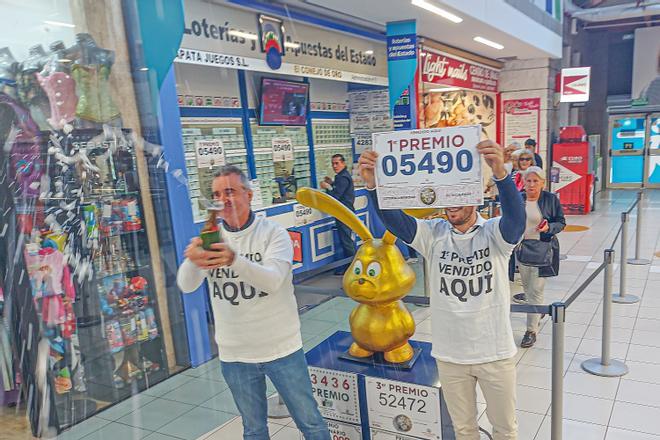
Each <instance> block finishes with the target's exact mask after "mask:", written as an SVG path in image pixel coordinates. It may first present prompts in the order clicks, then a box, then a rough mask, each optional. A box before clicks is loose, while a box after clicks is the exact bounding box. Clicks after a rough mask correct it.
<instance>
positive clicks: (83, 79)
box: [71, 64, 119, 123]
mask: <svg viewBox="0 0 660 440" xmlns="http://www.w3.org/2000/svg"><path fill="white" fill-rule="evenodd" d="M71 75H72V76H73V79H74V80H75V81H76V93H77V95H78V106H77V108H76V116H78V117H79V118H80V119H85V120H87V121H92V122H97V123H103V122H109V121H111V120H112V119H114V118H116V117H118V116H119V110H118V109H117V106H116V105H115V103H114V101H113V100H112V95H111V93H110V83H109V77H110V67H109V66H106V65H103V64H92V65H88V66H83V65H80V64H75V65H74V66H73V67H72V68H71Z"/></svg>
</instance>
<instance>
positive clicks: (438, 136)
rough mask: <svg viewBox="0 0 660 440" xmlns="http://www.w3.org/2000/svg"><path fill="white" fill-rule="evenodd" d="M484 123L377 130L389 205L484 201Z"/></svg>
mask: <svg viewBox="0 0 660 440" xmlns="http://www.w3.org/2000/svg"><path fill="white" fill-rule="evenodd" d="M480 132H481V129H480V128H479V126H478V125H472V126H464V127H449V128H435V129H425V130H407V131H394V132H388V133H376V134H374V135H373V146H374V151H376V152H377V153H378V154H379V155H380V156H379V159H378V165H379V166H378V167H377V169H376V185H377V186H378V202H379V203H380V207H381V208H383V209H392V208H401V209H407V208H444V207H447V206H459V205H481V204H482V203H483V189H482V177H481V160H480V156H479V154H478V153H477V143H478V142H479V136H480Z"/></svg>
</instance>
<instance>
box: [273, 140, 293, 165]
mask: <svg viewBox="0 0 660 440" xmlns="http://www.w3.org/2000/svg"><path fill="white" fill-rule="evenodd" d="M272 145H273V162H285V161H287V160H293V144H292V143H291V139H289V138H273V139H272Z"/></svg>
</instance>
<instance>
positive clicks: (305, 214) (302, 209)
mask: <svg viewBox="0 0 660 440" xmlns="http://www.w3.org/2000/svg"><path fill="white" fill-rule="evenodd" d="M293 214H294V217H295V222H294V225H295V226H305V225H306V224H308V223H311V222H312V217H313V215H314V211H313V210H312V208H310V207H309V206H305V205H301V204H299V203H296V204H295V205H293Z"/></svg>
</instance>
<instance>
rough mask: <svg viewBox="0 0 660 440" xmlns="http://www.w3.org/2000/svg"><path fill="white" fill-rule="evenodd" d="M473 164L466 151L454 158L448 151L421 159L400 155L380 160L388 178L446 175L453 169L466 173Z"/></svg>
mask: <svg viewBox="0 0 660 440" xmlns="http://www.w3.org/2000/svg"><path fill="white" fill-rule="evenodd" d="M473 164H474V158H473V157H472V153H471V152H470V151H468V150H460V151H459V152H458V153H456V155H455V156H454V155H453V154H452V153H451V152H449V151H440V152H439V153H432V152H428V153H426V154H424V155H423V156H421V157H415V155H414V154H402V155H401V156H400V157H398V158H397V157H396V156H393V155H386V156H383V157H382V158H381V168H382V170H383V174H385V175H386V176H388V177H392V176H394V175H396V174H399V173H400V174H403V175H404V176H412V175H413V174H415V173H417V172H418V171H422V172H423V171H426V172H427V173H428V174H433V173H434V172H438V173H442V174H446V173H449V172H451V171H452V170H453V169H454V168H456V169H457V170H458V171H461V172H466V171H470V170H471V169H472V166H473Z"/></svg>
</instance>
